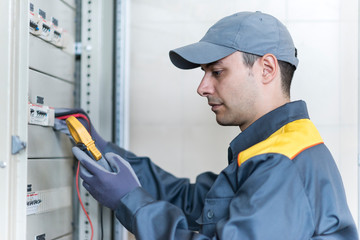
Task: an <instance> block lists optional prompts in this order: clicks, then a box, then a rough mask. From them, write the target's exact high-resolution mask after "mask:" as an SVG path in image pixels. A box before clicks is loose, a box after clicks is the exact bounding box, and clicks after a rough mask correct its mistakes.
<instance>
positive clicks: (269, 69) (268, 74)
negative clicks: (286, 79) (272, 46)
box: [260, 53, 279, 84]
mask: <svg viewBox="0 0 360 240" xmlns="http://www.w3.org/2000/svg"><path fill="white" fill-rule="evenodd" d="M260 63H261V67H262V71H263V72H262V77H263V83H264V84H267V83H270V82H271V81H272V80H273V79H274V78H275V77H276V75H277V73H278V71H279V64H278V61H277V58H276V57H275V56H274V55H273V54H270V53H268V54H265V55H264V56H262V58H261V60H260Z"/></svg>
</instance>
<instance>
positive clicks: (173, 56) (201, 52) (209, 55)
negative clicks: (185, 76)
mask: <svg viewBox="0 0 360 240" xmlns="http://www.w3.org/2000/svg"><path fill="white" fill-rule="evenodd" d="M236 51H237V50H236V49H233V48H229V47H224V46H220V45H216V44H213V43H208V42H197V43H193V44H190V45H187V46H184V47H181V48H177V49H174V50H171V51H170V52H169V56H170V60H171V62H172V63H173V64H174V65H175V66H176V67H178V68H181V69H192V68H197V67H199V66H200V64H208V63H212V62H216V61H218V60H220V59H222V58H224V57H226V56H228V55H230V54H232V53H233V52H236Z"/></svg>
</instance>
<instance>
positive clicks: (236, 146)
mask: <svg viewBox="0 0 360 240" xmlns="http://www.w3.org/2000/svg"><path fill="white" fill-rule="evenodd" d="M308 118H309V115H308V111H307V107H306V103H305V102H304V101H301V100H300V101H295V102H290V103H287V104H285V105H283V106H281V107H278V108H276V109H274V110H273V111H271V112H269V113H267V114H265V115H264V116H262V117H261V118H259V119H258V120H256V121H255V122H254V123H252V124H251V125H250V126H249V127H248V128H246V129H245V131H243V132H241V133H240V134H239V135H238V136H237V137H235V138H234V140H232V142H231V143H230V147H229V149H228V161H229V164H230V163H231V162H232V161H233V160H234V157H235V158H236V157H237V155H238V154H239V152H241V151H243V150H245V149H247V148H249V147H251V146H253V145H255V144H257V143H259V142H261V141H263V140H265V139H267V138H268V137H269V136H270V135H271V134H273V133H274V132H276V131H277V130H278V129H279V128H281V127H283V126H284V125H286V124H288V123H290V122H292V121H295V120H299V119H308Z"/></svg>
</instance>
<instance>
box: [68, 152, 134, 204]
mask: <svg viewBox="0 0 360 240" xmlns="http://www.w3.org/2000/svg"><path fill="white" fill-rule="evenodd" d="M73 153H74V155H75V157H76V158H77V159H78V160H79V161H80V162H81V168H80V177H81V178H82V179H83V180H84V182H83V186H84V187H85V188H86V190H88V191H89V193H90V194H91V195H92V196H93V197H94V198H95V199H96V200H97V201H98V202H100V203H101V204H102V205H104V206H106V207H108V208H110V209H112V210H115V209H116V208H117V206H118V204H119V202H120V199H121V198H122V197H123V196H125V195H126V194H127V193H128V192H130V191H131V190H133V189H135V188H137V187H139V186H140V182H139V180H138V178H137V177H136V175H135V172H134V170H133V169H132V168H131V166H130V164H129V163H128V162H127V161H125V160H124V159H122V158H121V157H120V156H118V155H116V154H114V153H107V154H106V155H105V158H106V160H107V162H108V163H109V165H110V167H111V169H113V172H109V171H108V170H106V169H105V168H103V167H102V166H100V165H99V164H97V163H96V161H95V160H93V159H92V158H90V157H89V156H88V155H87V154H86V153H85V152H83V151H82V150H80V149H79V148H78V147H73Z"/></svg>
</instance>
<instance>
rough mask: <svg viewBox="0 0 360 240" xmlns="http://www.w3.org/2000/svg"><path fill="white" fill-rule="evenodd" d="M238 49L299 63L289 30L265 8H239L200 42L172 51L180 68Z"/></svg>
mask: <svg viewBox="0 0 360 240" xmlns="http://www.w3.org/2000/svg"><path fill="white" fill-rule="evenodd" d="M235 51H241V52H246V53H251V54H255V55H259V56H264V55H265V54H268V53H271V54H273V55H274V56H275V57H276V58H277V59H278V60H281V61H284V62H288V63H290V64H292V65H294V66H295V67H297V65H298V63H299V60H298V59H297V50H296V48H295V46H294V42H293V40H292V38H291V36H290V33H289V31H288V30H287V28H286V27H285V25H284V24H282V23H281V22H280V21H279V20H278V19H276V18H275V17H273V16H271V15H269V14H265V13H262V12H239V13H236V14H233V15H231V16H228V17H225V18H223V19H221V20H219V21H218V22H217V23H215V24H214V25H213V26H212V27H211V28H210V29H209V30H208V31H207V33H206V34H205V36H204V37H203V38H202V39H201V40H200V41H199V42H197V43H193V44H190V45H187V46H184V47H181V48H177V49H174V50H171V51H170V52H169V56H170V60H171V62H172V63H173V64H174V65H175V66H176V67H178V68H181V69H192V68H196V67H199V66H200V64H208V63H212V62H215V61H217V60H220V59H222V58H224V57H226V56H228V55H230V54H232V53H234V52H235Z"/></svg>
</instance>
